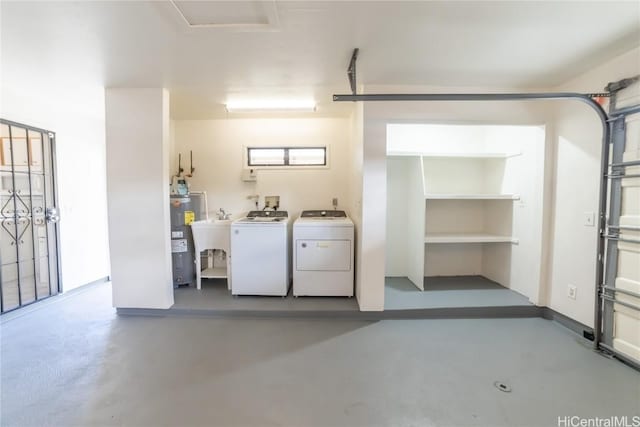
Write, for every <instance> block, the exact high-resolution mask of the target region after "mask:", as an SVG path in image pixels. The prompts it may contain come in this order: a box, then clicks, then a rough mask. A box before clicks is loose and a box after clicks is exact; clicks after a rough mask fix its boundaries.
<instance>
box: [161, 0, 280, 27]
mask: <svg viewBox="0 0 640 427" xmlns="http://www.w3.org/2000/svg"><path fill="white" fill-rule="evenodd" d="M170 2H171V4H172V5H173V7H174V8H175V9H176V12H177V13H178V14H179V15H180V17H181V18H182V19H183V21H184V22H185V23H186V24H187V25H188V26H189V27H190V28H236V29H258V30H259V29H266V30H268V29H271V28H272V27H275V26H277V25H278V21H279V20H278V10H277V6H276V3H275V1H191V0H170Z"/></svg>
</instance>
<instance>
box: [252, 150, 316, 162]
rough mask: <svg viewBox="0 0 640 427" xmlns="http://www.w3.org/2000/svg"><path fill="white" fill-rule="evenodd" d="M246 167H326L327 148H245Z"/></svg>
mask: <svg viewBox="0 0 640 427" xmlns="http://www.w3.org/2000/svg"><path fill="white" fill-rule="evenodd" d="M247 166H327V147H297V148H293V147H278V148H247Z"/></svg>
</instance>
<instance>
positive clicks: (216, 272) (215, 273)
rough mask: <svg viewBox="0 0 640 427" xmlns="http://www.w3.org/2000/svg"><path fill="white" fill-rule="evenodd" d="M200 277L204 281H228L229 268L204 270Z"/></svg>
mask: <svg viewBox="0 0 640 427" xmlns="http://www.w3.org/2000/svg"><path fill="white" fill-rule="evenodd" d="M200 277H202V278H203V279H226V278H227V268H226V267H213V268H207V269H204V270H202V273H200Z"/></svg>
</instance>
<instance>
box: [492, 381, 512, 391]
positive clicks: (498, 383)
mask: <svg viewBox="0 0 640 427" xmlns="http://www.w3.org/2000/svg"><path fill="white" fill-rule="evenodd" d="M493 385H494V386H495V388H497V389H498V390H500V391H503V392H505V393H511V387H509V386H508V385H506V384H505V383H503V382H501V381H496V382H495V383H493Z"/></svg>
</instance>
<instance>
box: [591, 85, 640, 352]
mask: <svg viewBox="0 0 640 427" xmlns="http://www.w3.org/2000/svg"><path fill="white" fill-rule="evenodd" d="M610 90H611V92H612V97H611V99H610V108H609V116H610V118H611V120H610V130H611V151H610V166H609V171H608V177H609V200H608V203H609V206H608V217H607V228H606V230H605V236H606V248H605V272H604V283H603V285H602V286H601V291H600V302H601V304H600V307H601V310H602V325H601V326H602V340H601V343H600V346H601V347H602V348H604V349H606V350H608V351H610V352H613V353H615V354H616V355H618V356H620V357H621V358H624V359H627V360H628V361H630V362H631V363H634V364H638V363H640V80H639V79H638V78H637V77H636V78H634V79H628V80H626V81H622V82H618V83H614V84H612V85H610Z"/></svg>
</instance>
